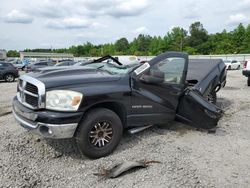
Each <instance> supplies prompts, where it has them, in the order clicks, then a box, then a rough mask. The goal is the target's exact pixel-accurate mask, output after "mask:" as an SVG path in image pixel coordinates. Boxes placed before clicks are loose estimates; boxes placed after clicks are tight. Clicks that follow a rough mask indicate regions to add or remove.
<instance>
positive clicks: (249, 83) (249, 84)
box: [247, 77, 250, 86]
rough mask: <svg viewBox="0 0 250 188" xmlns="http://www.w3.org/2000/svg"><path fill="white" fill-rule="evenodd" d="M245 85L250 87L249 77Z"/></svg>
mask: <svg viewBox="0 0 250 188" xmlns="http://www.w3.org/2000/svg"><path fill="white" fill-rule="evenodd" d="M247 85H248V86H250V77H248V78H247Z"/></svg>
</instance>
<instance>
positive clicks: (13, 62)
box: [9, 60, 25, 71]
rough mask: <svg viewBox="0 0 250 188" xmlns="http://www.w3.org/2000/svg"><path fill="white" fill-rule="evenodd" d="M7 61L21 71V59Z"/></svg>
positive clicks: (22, 67)
mask: <svg viewBox="0 0 250 188" xmlns="http://www.w3.org/2000/svg"><path fill="white" fill-rule="evenodd" d="M9 63H12V64H13V65H14V67H16V68H17V69H19V70H22V71H23V70H24V69H25V67H24V65H23V63H22V61H21V60H13V61H10V62H9Z"/></svg>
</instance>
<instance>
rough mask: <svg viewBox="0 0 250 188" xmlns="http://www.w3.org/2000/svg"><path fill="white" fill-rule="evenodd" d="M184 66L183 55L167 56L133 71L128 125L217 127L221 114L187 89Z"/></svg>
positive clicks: (185, 66)
mask: <svg viewBox="0 0 250 188" xmlns="http://www.w3.org/2000/svg"><path fill="white" fill-rule="evenodd" d="M188 63H189V60H188V55H187V54H184V53H179V52H167V53H164V54H161V55H159V56H157V57H156V58H154V59H152V60H151V61H149V62H148V63H145V64H143V65H142V66H140V67H139V68H137V69H136V70H134V73H135V75H134V77H133V78H134V79H133V80H134V81H133V82H132V91H133V92H132V93H133V97H132V101H131V102H132V110H131V112H132V113H131V114H132V115H129V116H128V123H129V124H133V125H134V126H137V125H138V126H139V125H141V124H145V125H146V124H159V123H166V122H167V121H171V120H175V119H177V120H181V121H182V122H185V123H188V124H190V125H192V126H196V127H200V128H213V127H215V126H216V125H217V122H218V120H219V119H220V117H221V115H222V110H221V109H220V108H218V107H217V106H216V105H214V104H212V103H210V102H208V100H207V99H205V98H204V97H203V96H202V94H200V93H199V92H198V91H196V90H194V88H193V87H188V84H187V82H186V78H187V71H188Z"/></svg>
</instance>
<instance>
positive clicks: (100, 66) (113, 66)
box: [87, 60, 139, 74]
mask: <svg viewBox="0 0 250 188" xmlns="http://www.w3.org/2000/svg"><path fill="white" fill-rule="evenodd" d="M138 65H139V63H138V62H132V63H129V64H124V65H118V64H117V63H116V62H113V61H112V60H111V61H110V60H107V61H104V62H101V63H93V64H88V65H87V67H89V68H94V69H96V70H103V71H106V72H109V73H110V74H127V73H128V72H130V71H131V70H132V69H133V68H134V67H135V66H138Z"/></svg>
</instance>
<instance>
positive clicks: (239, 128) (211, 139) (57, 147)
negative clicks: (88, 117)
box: [0, 71, 250, 187]
mask: <svg viewBox="0 0 250 188" xmlns="http://www.w3.org/2000/svg"><path fill="white" fill-rule="evenodd" d="M249 91H250V87H247V86H246V78H245V77H243V76H242V75H241V71H229V72H228V80H227V86H226V87H225V88H224V89H222V90H221V91H220V92H219V93H218V97H219V99H218V102H219V105H220V106H222V107H223V109H224V110H225V115H224V117H223V118H222V119H221V120H220V122H219V125H218V128H217V129H216V132H215V133H208V132H207V131H200V130H196V129H194V128H191V127H188V126H185V125H183V124H180V123H171V124H169V125H166V126H164V127H153V128H151V129H148V130H145V131H144V132H141V133H139V134H137V135H129V134H124V137H123V140H122V142H121V144H120V145H119V147H118V148H117V149H116V150H115V152H114V153H113V154H111V155H110V156H108V157H105V158H101V159H98V160H90V159H88V158H86V157H84V156H81V155H80V154H79V153H78V151H77V149H76V147H75V143H74V140H49V139H44V138H40V137H39V136H37V135H33V134H31V133H29V132H28V131H26V130H24V129H23V128H21V127H19V126H18V125H17V123H16V122H15V121H14V118H13V116H12V114H11V99H12V98H13V96H14V95H15V92H16V83H11V84H10V83H4V82H1V83H0V93H1V94H0V126H1V131H0V142H1V144H0V187H249V185H250V163H249V159H250V124H249V122H250V121H249V120H250V100H249ZM144 159H147V160H157V161H161V164H152V165H150V166H149V167H148V168H146V169H139V170H137V171H132V172H131V173H127V174H125V175H124V176H121V177H119V178H117V179H105V178H100V177H97V176H94V175H93V173H95V172H98V169H101V168H102V167H105V168H109V167H112V166H113V165H115V164H117V163H120V162H122V161H126V160H144Z"/></svg>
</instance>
